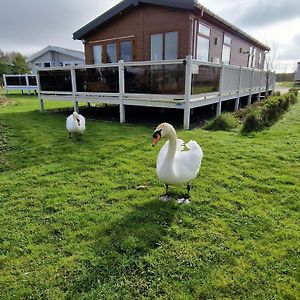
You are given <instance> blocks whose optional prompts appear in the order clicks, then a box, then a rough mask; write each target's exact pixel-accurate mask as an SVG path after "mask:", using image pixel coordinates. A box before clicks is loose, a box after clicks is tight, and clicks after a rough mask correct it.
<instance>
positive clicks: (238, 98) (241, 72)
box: [234, 65, 243, 111]
mask: <svg viewBox="0 0 300 300" xmlns="http://www.w3.org/2000/svg"><path fill="white" fill-rule="evenodd" d="M242 77H243V66H242V65H241V66H240V75H239V87H238V96H237V98H236V100H235V106H234V110H235V111H237V110H238V109H239V107H240V98H241V87H242Z"/></svg>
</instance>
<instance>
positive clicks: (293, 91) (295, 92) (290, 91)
mask: <svg viewBox="0 0 300 300" xmlns="http://www.w3.org/2000/svg"><path fill="white" fill-rule="evenodd" d="M298 91H299V89H296V88H292V89H289V93H292V94H295V96H296V97H297V96H298Z"/></svg>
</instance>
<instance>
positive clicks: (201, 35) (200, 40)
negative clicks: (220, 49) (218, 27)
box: [196, 23, 211, 61]
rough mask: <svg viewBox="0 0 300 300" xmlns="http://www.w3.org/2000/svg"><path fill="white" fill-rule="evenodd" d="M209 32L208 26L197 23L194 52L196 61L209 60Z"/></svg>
mask: <svg viewBox="0 0 300 300" xmlns="http://www.w3.org/2000/svg"><path fill="white" fill-rule="evenodd" d="M210 31H211V30H210V28H209V27H208V26H206V25H204V24H201V23H199V28H198V35H197V52H196V53H197V54H196V57H197V59H198V60H202V61H208V60H209V44H210V43H209V41H210Z"/></svg>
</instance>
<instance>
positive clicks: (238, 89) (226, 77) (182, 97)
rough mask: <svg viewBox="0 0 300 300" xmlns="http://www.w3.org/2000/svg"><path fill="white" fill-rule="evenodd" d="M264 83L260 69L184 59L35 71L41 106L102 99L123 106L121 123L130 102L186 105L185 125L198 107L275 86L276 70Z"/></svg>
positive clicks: (75, 103) (189, 58)
mask: <svg viewBox="0 0 300 300" xmlns="http://www.w3.org/2000/svg"><path fill="white" fill-rule="evenodd" d="M269 78H270V80H271V82H270V84H269V85H267V84H266V80H267V76H266V73H265V72H264V71H262V70H256V69H250V68H245V67H241V66H231V65H223V64H215V63H209V62H201V61H196V60H193V59H192V58H191V57H190V56H188V57H187V58H186V59H184V60H183V59H181V60H173V61H155V62H153V61H152V62H126V63H124V62H123V61H119V63H117V64H103V65H86V66H74V67H61V68H47V69H40V70H39V71H38V74H37V83H38V87H39V97H40V103H41V110H43V109H44V99H49V100H51V99H55V100H67V101H72V102H73V104H74V109H75V110H78V102H81V101H84V102H101V103H112V104H117V105H119V107H120V122H125V107H126V106H127V105H136V106H154V107H168V108H176V109H182V110H183V111H184V128H185V129H188V128H189V125H190V111H191V109H193V108H195V107H199V106H205V105H209V104H213V103H216V104H217V114H219V113H220V112H221V107H222V102H223V101H227V100H231V99H236V102H235V107H236V109H237V108H238V107H239V101H240V98H241V97H244V96H247V97H248V104H250V103H251V99H252V96H253V95H257V97H258V98H260V97H261V93H263V92H265V91H266V87H267V86H268V88H269V89H270V90H272V89H273V88H274V75H273V74H272V76H271V77H270V76H269Z"/></svg>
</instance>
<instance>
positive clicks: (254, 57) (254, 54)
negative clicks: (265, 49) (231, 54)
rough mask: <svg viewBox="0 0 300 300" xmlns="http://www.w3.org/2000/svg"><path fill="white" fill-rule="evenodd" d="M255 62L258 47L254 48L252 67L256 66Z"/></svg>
mask: <svg viewBox="0 0 300 300" xmlns="http://www.w3.org/2000/svg"><path fill="white" fill-rule="evenodd" d="M255 62H256V49H255V48H254V49H253V58H252V68H255Z"/></svg>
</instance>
